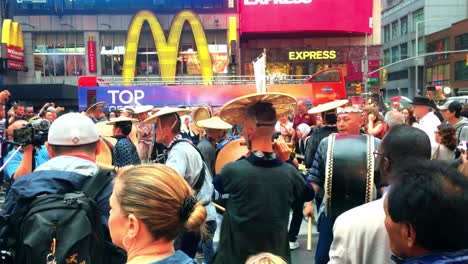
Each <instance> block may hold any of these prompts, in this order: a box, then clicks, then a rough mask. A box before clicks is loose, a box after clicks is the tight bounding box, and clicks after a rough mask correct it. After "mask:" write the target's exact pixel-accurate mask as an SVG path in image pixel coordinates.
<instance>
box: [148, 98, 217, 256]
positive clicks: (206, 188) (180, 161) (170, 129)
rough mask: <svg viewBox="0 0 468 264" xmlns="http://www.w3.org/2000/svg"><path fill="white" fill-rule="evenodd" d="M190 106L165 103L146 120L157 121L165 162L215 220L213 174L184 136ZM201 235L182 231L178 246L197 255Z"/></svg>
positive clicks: (158, 136)
mask: <svg viewBox="0 0 468 264" xmlns="http://www.w3.org/2000/svg"><path fill="white" fill-rule="evenodd" d="M190 112H191V110H190V109H183V108H176V107H164V108H161V109H160V110H159V111H158V112H156V114H154V115H151V116H150V117H148V118H147V119H146V120H145V123H147V124H151V123H156V142H158V143H162V144H164V145H165V146H166V147H167V150H166V154H167V158H166V161H165V164H166V165H167V166H169V167H171V168H173V169H175V170H176V171H177V172H178V173H179V174H180V175H181V176H182V177H183V178H184V179H185V180H186V181H187V183H188V184H189V185H190V187H192V189H193V190H194V191H195V193H196V198H197V200H198V202H200V203H202V204H203V205H204V206H205V209H206V211H207V218H206V221H212V220H216V209H215V207H214V205H213V204H212V203H211V197H212V195H213V191H214V188H213V184H212V181H213V180H212V175H211V173H210V170H209V169H208V167H207V166H206V165H205V162H204V161H203V156H202V155H201V153H200V152H199V151H198V150H197V148H196V147H195V146H194V145H193V144H192V142H191V141H189V140H186V139H182V136H181V134H180V127H181V120H180V117H179V115H180V114H182V115H183V114H188V113H190ZM200 239H201V236H200V234H198V233H194V232H190V231H187V230H186V231H183V232H182V233H181V234H180V235H179V237H177V239H176V241H175V244H174V246H175V248H176V249H180V250H182V251H183V252H184V253H185V254H187V255H188V256H189V257H191V258H194V257H195V254H196V253H197V250H198V244H199V242H200Z"/></svg>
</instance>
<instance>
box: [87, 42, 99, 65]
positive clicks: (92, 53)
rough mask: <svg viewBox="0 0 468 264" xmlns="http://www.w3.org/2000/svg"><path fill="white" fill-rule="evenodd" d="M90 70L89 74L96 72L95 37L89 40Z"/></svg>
mask: <svg viewBox="0 0 468 264" xmlns="http://www.w3.org/2000/svg"><path fill="white" fill-rule="evenodd" d="M88 70H89V72H96V70H97V66H96V41H94V36H89V39H88Z"/></svg>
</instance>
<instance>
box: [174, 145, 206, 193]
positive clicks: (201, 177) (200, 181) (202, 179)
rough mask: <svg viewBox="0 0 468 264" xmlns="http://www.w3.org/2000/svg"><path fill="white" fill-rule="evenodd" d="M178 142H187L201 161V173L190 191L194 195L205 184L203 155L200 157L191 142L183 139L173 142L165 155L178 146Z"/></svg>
mask: <svg viewBox="0 0 468 264" xmlns="http://www.w3.org/2000/svg"><path fill="white" fill-rule="evenodd" d="M180 142H187V143H189V144H190V145H191V146H192V147H193V148H194V149H195V150H196V151H197V152H198V154H199V155H200V157H201V159H202V169H201V171H200V175H199V176H198V179H197V181H196V182H194V183H193V186H191V187H192V189H193V190H194V191H195V192H196V193H198V192H200V190H201V188H202V187H203V183H204V182H205V177H206V171H205V159H204V158H203V155H202V153H201V152H200V150H199V149H198V148H197V147H196V146H195V145H194V144H193V142H192V141H190V140H188V139H184V138H183V139H179V140H177V141H175V142H174V143H173V144H172V146H171V147H170V148H169V149H167V152H166V153H169V151H171V150H172V148H173V147H174V146H175V145H176V144H178V143H180Z"/></svg>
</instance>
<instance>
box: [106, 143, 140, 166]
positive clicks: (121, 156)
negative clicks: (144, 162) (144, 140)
mask: <svg viewBox="0 0 468 264" xmlns="http://www.w3.org/2000/svg"><path fill="white" fill-rule="evenodd" d="M115 138H117V143H115V146H114V148H112V165H114V166H117V167H123V166H127V165H137V164H140V163H141V160H140V157H139V156H138V152H137V149H136V147H135V145H133V143H132V141H130V139H128V138H127V137H121V136H116V137H115Z"/></svg>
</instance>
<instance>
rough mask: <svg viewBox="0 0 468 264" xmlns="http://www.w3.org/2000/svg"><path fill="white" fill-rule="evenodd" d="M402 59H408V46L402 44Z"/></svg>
mask: <svg viewBox="0 0 468 264" xmlns="http://www.w3.org/2000/svg"><path fill="white" fill-rule="evenodd" d="M400 58H401V59H402V60H404V59H406V58H408V44H406V43H405V44H401V45H400Z"/></svg>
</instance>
